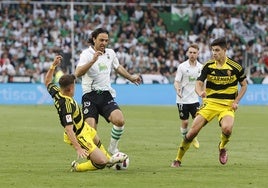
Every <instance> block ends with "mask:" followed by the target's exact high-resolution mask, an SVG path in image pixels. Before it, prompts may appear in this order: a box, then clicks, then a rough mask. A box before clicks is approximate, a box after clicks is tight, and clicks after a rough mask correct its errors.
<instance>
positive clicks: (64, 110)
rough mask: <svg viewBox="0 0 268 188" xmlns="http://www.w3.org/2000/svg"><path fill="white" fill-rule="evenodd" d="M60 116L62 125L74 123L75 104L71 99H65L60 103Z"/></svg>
mask: <svg viewBox="0 0 268 188" xmlns="http://www.w3.org/2000/svg"><path fill="white" fill-rule="evenodd" d="M59 106H60V107H59V111H58V113H59V117H60V121H61V125H62V126H63V127H66V126H67V125H73V124H74V123H73V113H74V112H73V109H74V108H73V105H72V103H71V101H70V100H69V99H64V100H62V101H61V102H60V104H59Z"/></svg>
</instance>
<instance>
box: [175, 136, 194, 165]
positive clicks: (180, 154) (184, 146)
mask: <svg viewBox="0 0 268 188" xmlns="http://www.w3.org/2000/svg"><path fill="white" fill-rule="evenodd" d="M190 145H191V142H186V141H185V140H183V141H182V142H181V144H180V146H179V149H178V153H177V157H176V160H178V161H181V160H182V157H183V156H184V154H185V152H186V151H187V150H188V149H189V147H190Z"/></svg>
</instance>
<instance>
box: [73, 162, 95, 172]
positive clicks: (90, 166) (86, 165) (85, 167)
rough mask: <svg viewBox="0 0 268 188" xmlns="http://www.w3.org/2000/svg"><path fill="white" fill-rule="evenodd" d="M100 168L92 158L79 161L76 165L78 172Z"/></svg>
mask: <svg viewBox="0 0 268 188" xmlns="http://www.w3.org/2000/svg"><path fill="white" fill-rule="evenodd" d="M97 169H98V168H96V167H95V166H94V165H93V164H92V163H91V161H90V160H88V161H86V162H83V163H79V164H77V166H76V171H77V172H84V171H88V170H91V171H92V170H97Z"/></svg>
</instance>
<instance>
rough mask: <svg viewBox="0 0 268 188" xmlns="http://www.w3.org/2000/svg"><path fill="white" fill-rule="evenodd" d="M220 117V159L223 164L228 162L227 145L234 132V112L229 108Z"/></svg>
mask: <svg viewBox="0 0 268 188" xmlns="http://www.w3.org/2000/svg"><path fill="white" fill-rule="evenodd" d="M219 118H221V120H220V126H221V135H220V139H221V141H220V143H219V161H220V163H221V164H226V163H227V160H228V155H227V150H226V145H227V143H228V142H229V140H230V137H231V134H232V129H233V125H234V112H233V111H229V110H227V111H225V112H223V113H221V114H220V116H219Z"/></svg>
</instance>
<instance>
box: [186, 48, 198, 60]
mask: <svg viewBox="0 0 268 188" xmlns="http://www.w3.org/2000/svg"><path fill="white" fill-rule="evenodd" d="M187 53H188V58H189V60H190V61H191V62H195V61H196V60H197V57H198V50H197V49H195V48H192V47H190V48H189V49H188V52H187Z"/></svg>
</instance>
